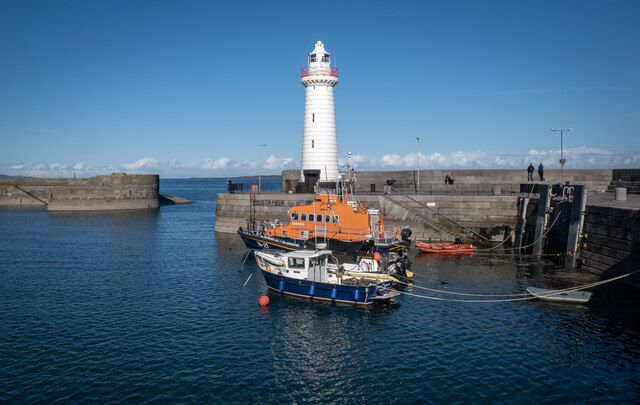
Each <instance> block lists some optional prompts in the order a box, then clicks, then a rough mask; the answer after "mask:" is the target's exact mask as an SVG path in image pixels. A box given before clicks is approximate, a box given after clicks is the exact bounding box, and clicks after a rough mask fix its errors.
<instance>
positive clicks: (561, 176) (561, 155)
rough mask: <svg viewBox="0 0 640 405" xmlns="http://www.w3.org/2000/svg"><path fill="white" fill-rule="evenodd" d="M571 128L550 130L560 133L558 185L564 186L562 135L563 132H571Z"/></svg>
mask: <svg viewBox="0 0 640 405" xmlns="http://www.w3.org/2000/svg"><path fill="white" fill-rule="evenodd" d="M571 129H572V128H565V129H552V131H554V132H557V131H560V184H562V185H564V164H565V162H566V160H565V159H564V152H563V150H562V134H563V133H564V131H567V132H569V131H571Z"/></svg>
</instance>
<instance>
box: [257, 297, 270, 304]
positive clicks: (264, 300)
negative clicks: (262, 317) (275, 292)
mask: <svg viewBox="0 0 640 405" xmlns="http://www.w3.org/2000/svg"><path fill="white" fill-rule="evenodd" d="M258 303H259V304H260V305H269V297H267V296H266V295H263V296H262V297H260V299H259V300H258Z"/></svg>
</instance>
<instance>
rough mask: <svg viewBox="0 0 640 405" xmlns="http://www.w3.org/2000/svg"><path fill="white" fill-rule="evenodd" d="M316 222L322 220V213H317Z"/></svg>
mask: <svg viewBox="0 0 640 405" xmlns="http://www.w3.org/2000/svg"><path fill="white" fill-rule="evenodd" d="M316 222H322V214H318V215H316Z"/></svg>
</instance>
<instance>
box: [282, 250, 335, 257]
mask: <svg viewBox="0 0 640 405" xmlns="http://www.w3.org/2000/svg"><path fill="white" fill-rule="evenodd" d="M330 254H331V251H330V250H294V251H293V252H287V253H285V254H283V256H287V257H289V256H295V257H317V256H324V255H330Z"/></svg>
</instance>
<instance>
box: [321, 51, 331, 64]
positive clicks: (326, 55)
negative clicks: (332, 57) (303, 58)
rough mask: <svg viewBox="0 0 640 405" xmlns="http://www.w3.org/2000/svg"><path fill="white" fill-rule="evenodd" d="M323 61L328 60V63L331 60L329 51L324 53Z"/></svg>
mask: <svg viewBox="0 0 640 405" xmlns="http://www.w3.org/2000/svg"><path fill="white" fill-rule="evenodd" d="M322 61H323V62H327V63H328V62H329V54H328V53H325V54H324V56H323V57H322Z"/></svg>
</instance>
